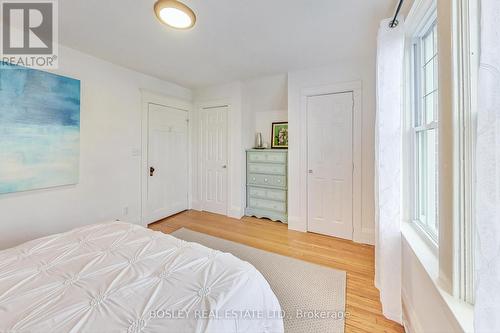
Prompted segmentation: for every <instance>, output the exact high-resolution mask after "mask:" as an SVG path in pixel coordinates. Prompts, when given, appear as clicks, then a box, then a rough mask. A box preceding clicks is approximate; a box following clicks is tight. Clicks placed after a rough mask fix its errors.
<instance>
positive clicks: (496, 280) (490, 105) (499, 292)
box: [474, 0, 500, 333]
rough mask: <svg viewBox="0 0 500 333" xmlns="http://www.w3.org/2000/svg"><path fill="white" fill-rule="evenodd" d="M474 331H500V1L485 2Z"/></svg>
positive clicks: (480, 82)
mask: <svg viewBox="0 0 500 333" xmlns="http://www.w3.org/2000/svg"><path fill="white" fill-rule="evenodd" d="M481 12H482V13H481V60H480V61H481V64H480V68H479V104H478V124H477V149H476V151H477V153H476V170H477V171H476V173H477V174H476V181H477V184H476V224H477V229H476V230H477V236H478V239H477V242H476V244H477V245H476V263H475V265H476V302H475V316H474V317H475V324H474V326H475V331H476V332H477V333H490V332H491V333H493V332H495V333H498V332H500V27H499V25H498V22H500V1H498V0H482V1H481Z"/></svg>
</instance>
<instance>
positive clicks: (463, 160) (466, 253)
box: [453, 0, 480, 305]
mask: <svg viewBox="0 0 500 333" xmlns="http://www.w3.org/2000/svg"><path fill="white" fill-rule="evenodd" d="M454 5H455V15H454V22H453V24H454V49H453V58H454V59H453V60H454V63H453V71H454V80H453V81H454V87H453V90H454V94H455V96H456V105H455V110H456V113H457V115H458V135H457V143H456V145H457V149H458V152H457V155H458V158H457V160H456V161H455V163H456V164H457V167H456V168H457V170H458V175H457V182H458V184H459V191H458V193H457V194H456V197H455V198H454V200H455V202H456V207H457V208H456V213H455V214H456V215H457V217H458V219H457V221H455V225H454V247H455V248H456V249H457V252H458V253H459V255H458V256H456V257H455V258H454V272H453V274H454V276H455V279H454V280H455V281H454V288H453V293H454V295H455V296H456V297H458V298H460V299H461V300H463V301H465V302H467V303H469V304H472V305H473V304H474V294H475V272H474V269H475V264H474V246H475V241H476V239H475V188H474V185H475V171H476V170H475V146H476V125H477V93H478V91H477V87H478V85H477V82H478V71H479V40H480V37H479V3H478V1H477V0H456V2H455V4H454Z"/></svg>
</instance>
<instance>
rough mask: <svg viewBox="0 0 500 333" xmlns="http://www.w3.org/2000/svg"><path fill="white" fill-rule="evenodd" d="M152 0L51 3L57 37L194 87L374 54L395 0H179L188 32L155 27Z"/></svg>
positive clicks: (83, 48) (139, 68)
mask: <svg viewBox="0 0 500 333" xmlns="http://www.w3.org/2000/svg"><path fill="white" fill-rule="evenodd" d="M154 2H155V1H154V0H64V1H59V25H60V28H59V30H60V42H61V43H62V44H63V45H66V46H69V47H72V48H75V49H77V50H80V51H83V52H86V53H89V54H92V55H94V56H97V57H99V58H103V59H106V60H108V61H111V62H113V63H116V64H119V65H122V66H125V67H128V68H131V69H134V70H137V71H139V72H143V73H146V74H150V75H153V76H156V77H159V78H161V79H164V80H168V81H172V82H176V83H178V84H180V85H183V86H185V87H189V88H197V87H202V86H207V85H211V84H216V83H222V82H229V81H233V80H240V79H248V78H253V77H259V76H264V75H271V74H276V73H285V72H287V71H290V70H297V69H305V68H313V67H319V66H326V65H329V64H332V63H334V62H335V61H338V60H342V59H346V58H350V57H358V56H367V55H373V56H374V55H375V46H376V32H377V27H378V22H379V21H380V20H381V19H382V18H384V17H386V16H390V15H391V14H392V13H393V10H394V6H395V3H396V0H342V1H341V0H185V1H184V3H185V4H187V5H188V6H190V7H191V8H192V9H193V10H194V11H195V13H196V15H197V17H198V20H197V24H196V26H195V27H194V28H193V29H191V30H188V31H177V30H172V29H170V28H168V27H166V26H164V25H162V24H160V23H159V22H158V21H157V20H156V18H155V16H154V13H153V4H154Z"/></svg>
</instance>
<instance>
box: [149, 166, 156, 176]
mask: <svg viewBox="0 0 500 333" xmlns="http://www.w3.org/2000/svg"><path fill="white" fill-rule="evenodd" d="M154 173H155V168H153V167H149V176H150V177H153V176H154Z"/></svg>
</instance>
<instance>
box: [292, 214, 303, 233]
mask: <svg viewBox="0 0 500 333" xmlns="http://www.w3.org/2000/svg"><path fill="white" fill-rule="evenodd" d="M288 229H290V230H295V231H301V232H307V224H305V223H304V222H303V221H302V219H301V218H300V217H298V216H288Z"/></svg>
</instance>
